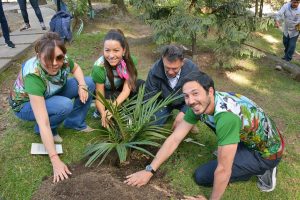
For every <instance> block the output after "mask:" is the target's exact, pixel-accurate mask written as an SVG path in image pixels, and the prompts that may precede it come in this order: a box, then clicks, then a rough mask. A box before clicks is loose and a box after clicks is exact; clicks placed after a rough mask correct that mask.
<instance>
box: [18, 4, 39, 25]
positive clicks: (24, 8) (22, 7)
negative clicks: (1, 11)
mask: <svg viewBox="0 0 300 200" xmlns="http://www.w3.org/2000/svg"><path fill="white" fill-rule="evenodd" d="M29 2H30V4H31V6H32V8H33V10H34V12H35V15H36V16H37V18H38V19H39V22H40V23H41V22H44V19H43V16H42V12H41V9H40V7H39V2H38V0H29ZM18 4H19V6H20V10H21V13H22V16H23V20H24V22H25V23H26V24H29V18H28V13H27V6H26V0H18Z"/></svg>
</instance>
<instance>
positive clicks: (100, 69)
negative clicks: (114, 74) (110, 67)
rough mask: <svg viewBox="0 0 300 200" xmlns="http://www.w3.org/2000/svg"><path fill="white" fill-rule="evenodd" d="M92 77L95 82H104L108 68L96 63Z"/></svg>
mask: <svg viewBox="0 0 300 200" xmlns="http://www.w3.org/2000/svg"><path fill="white" fill-rule="evenodd" d="M92 78H93V81H94V82H95V83H99V84H104V83H105V79H106V70H105V67H104V66H99V65H94V67H93V70H92Z"/></svg>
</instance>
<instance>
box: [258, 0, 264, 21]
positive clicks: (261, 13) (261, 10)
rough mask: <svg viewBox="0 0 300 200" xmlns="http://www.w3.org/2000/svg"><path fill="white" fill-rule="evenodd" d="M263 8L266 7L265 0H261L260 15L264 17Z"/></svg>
mask: <svg viewBox="0 0 300 200" xmlns="http://www.w3.org/2000/svg"><path fill="white" fill-rule="evenodd" d="M263 8H264V0H260V5H259V17H262V15H263Z"/></svg>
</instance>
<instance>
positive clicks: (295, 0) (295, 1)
mask: <svg viewBox="0 0 300 200" xmlns="http://www.w3.org/2000/svg"><path fill="white" fill-rule="evenodd" d="M299 3H300V1H299V0H292V1H291V7H292V8H297V7H298V6H299Z"/></svg>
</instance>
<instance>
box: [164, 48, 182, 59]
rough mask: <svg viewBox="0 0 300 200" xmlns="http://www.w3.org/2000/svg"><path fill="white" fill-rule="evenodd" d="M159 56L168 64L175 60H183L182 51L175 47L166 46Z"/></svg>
mask: <svg viewBox="0 0 300 200" xmlns="http://www.w3.org/2000/svg"><path fill="white" fill-rule="evenodd" d="M161 56H162V57H163V58H166V59H167V60H168V61H169V62H174V61H176V60H178V59H179V60H181V61H182V60H183V59H184V55H183V49H182V48H181V47H180V46H176V45H166V46H164V47H163V48H162V51H161Z"/></svg>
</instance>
